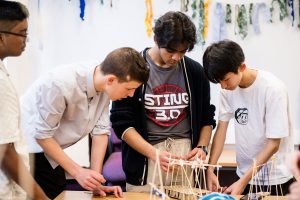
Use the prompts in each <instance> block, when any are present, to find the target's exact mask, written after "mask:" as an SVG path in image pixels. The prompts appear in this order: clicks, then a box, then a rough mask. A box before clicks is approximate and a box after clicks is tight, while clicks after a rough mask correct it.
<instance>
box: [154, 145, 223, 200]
mask: <svg viewBox="0 0 300 200" xmlns="http://www.w3.org/2000/svg"><path fill="white" fill-rule="evenodd" d="M209 166H212V167H216V168H217V169H219V168H220V167H222V166H220V165H209V164H207V163H204V162H203V160H200V159H196V160H193V161H187V160H182V159H173V158H169V166H168V170H167V173H166V181H165V182H167V180H168V179H170V180H171V181H170V185H168V186H164V184H163V181H162V172H161V168H160V161H159V151H158V150H157V151H156V162H155V166H154V172H153V177H152V183H149V184H150V186H151V197H150V199H151V200H152V199H155V198H154V197H153V196H158V197H160V198H161V199H168V198H170V197H173V198H177V199H182V200H197V199H199V197H202V196H204V195H206V194H208V193H209V191H208V190H207V186H206V177H205V169H206V168H207V167H209ZM157 174H158V177H159V186H156V185H155V184H154V183H155V177H157ZM202 180H203V184H201V182H200V181H202ZM195 185H197V186H198V188H196V187H195ZM202 187H203V188H202Z"/></svg>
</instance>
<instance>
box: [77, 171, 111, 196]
mask: <svg viewBox="0 0 300 200" xmlns="http://www.w3.org/2000/svg"><path fill="white" fill-rule="evenodd" d="M74 178H75V179H76V180H77V182H78V183H79V184H80V185H81V186H82V187H83V188H84V189H86V190H90V191H93V190H96V189H97V188H98V187H100V186H101V184H102V183H105V181H106V180H105V179H104V177H103V176H102V175H101V174H100V173H99V172H96V171H94V170H91V169H85V168H81V169H80V170H79V172H78V173H77V174H76V175H75V176H74Z"/></svg>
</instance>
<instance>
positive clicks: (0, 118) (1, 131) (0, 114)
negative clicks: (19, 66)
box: [0, 79, 19, 144]
mask: <svg viewBox="0 0 300 200" xmlns="http://www.w3.org/2000/svg"><path fill="white" fill-rule="evenodd" d="M11 87H12V85H10V83H9V82H7V81H5V80H2V79H0V144H7V143H12V142H16V141H17V140H19V127H18V125H19V108H18V97H17V95H16V94H15V93H13V92H12V90H11V89H12V88H11Z"/></svg>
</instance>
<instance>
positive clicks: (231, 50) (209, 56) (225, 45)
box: [203, 40, 245, 83]
mask: <svg viewBox="0 0 300 200" xmlns="http://www.w3.org/2000/svg"><path fill="white" fill-rule="evenodd" d="M244 61H245V56H244V52H243V49H242V48H241V47H240V45H238V44H237V43H235V42H233V41H231V40H223V41H220V42H217V43H213V44H212V45H210V46H209V47H207V49H206V50H205V52H204V55H203V67H204V71H205V74H206V76H207V78H208V79H209V80H210V81H211V82H213V83H219V82H220V81H221V80H223V79H224V77H225V75H226V74H227V73H229V72H233V73H235V74H237V73H238V68H239V66H241V64H242V63H243V62H244Z"/></svg>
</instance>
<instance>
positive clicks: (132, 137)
mask: <svg viewBox="0 0 300 200" xmlns="http://www.w3.org/2000/svg"><path fill="white" fill-rule="evenodd" d="M123 140H124V141H125V142H126V143H127V144H128V145H129V146H130V147H131V148H133V149H134V150H136V151H137V152H139V153H141V154H143V155H144V156H146V157H147V158H149V159H151V160H155V159H156V149H155V147H154V146H152V145H151V144H150V143H149V142H147V141H146V140H145V139H144V138H142V136H141V135H140V134H139V133H138V132H137V131H136V130H135V129H134V128H131V129H128V130H127V131H126V133H125V134H124V136H123Z"/></svg>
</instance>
